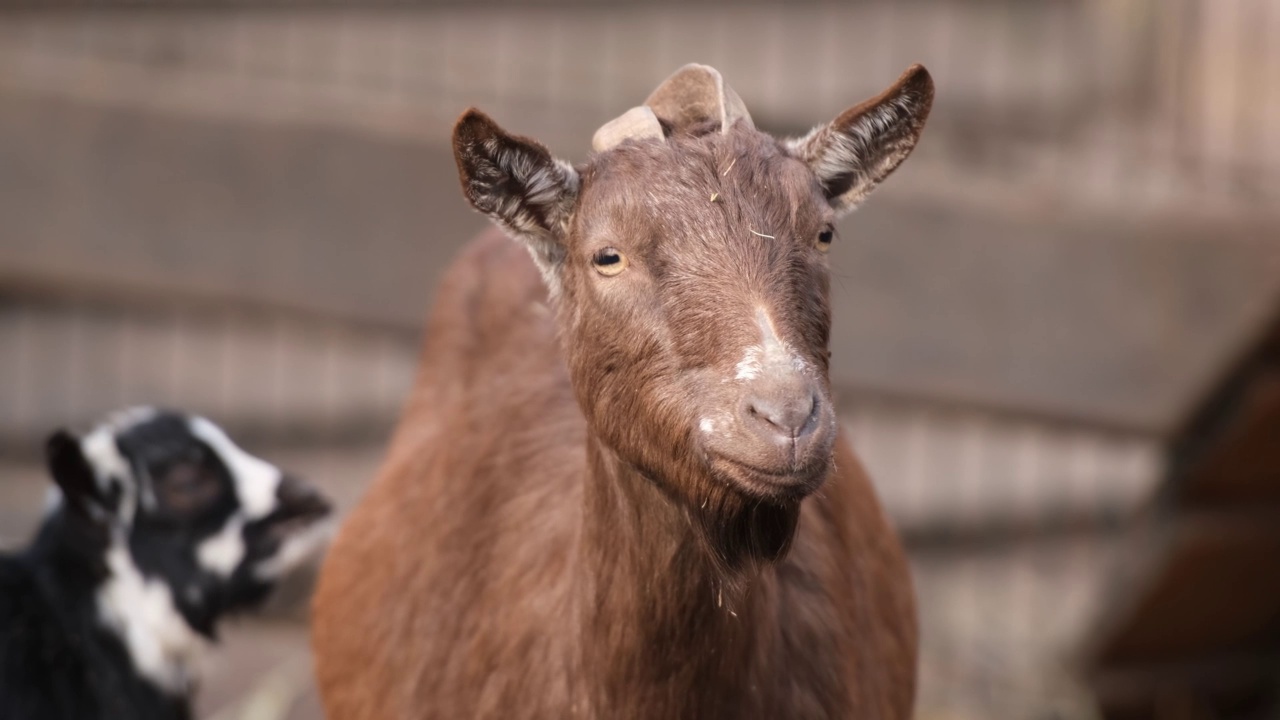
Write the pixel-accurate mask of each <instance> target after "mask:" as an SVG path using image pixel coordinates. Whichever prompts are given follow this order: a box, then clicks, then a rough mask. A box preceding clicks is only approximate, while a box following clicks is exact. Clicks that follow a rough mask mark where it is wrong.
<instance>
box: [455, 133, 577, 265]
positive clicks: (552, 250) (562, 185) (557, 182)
mask: <svg viewBox="0 0 1280 720" xmlns="http://www.w3.org/2000/svg"><path fill="white" fill-rule="evenodd" d="M453 156H454V160H456V161H457V163H458V177H459V179H460V180H461V182H462V193H463V194H464V195H466V197H467V201H468V202H470V203H471V205H472V207H474V208H475V209H477V210H479V211H480V212H482V213H484V214H485V215H488V216H489V217H490V218H492V219H493V220H494V221H496V222H497V223H498V224H499V225H501V226H502V227H503V228H504V229H506V231H507V232H508V233H510V234H511V235H512V236H513V237H515V238H516V239H518V240H521V241H523V242H525V243H526V244H527V245H528V246H529V249H530V250H531V251H533V256H534V260H536V261H538V265H539V266H540V267H541V268H542V269H543V272H544V273H545V272H547V271H549V270H550V269H552V268H553V267H555V266H556V265H557V264H558V263H559V261H560V260H561V259H562V258H563V257H564V248H563V245H562V244H561V242H560V241H561V240H562V239H563V238H564V234H565V232H566V231H567V229H568V223H569V216H570V213H571V212H572V209H573V203H574V201H575V200H576V199H577V196H578V173H577V171H576V170H574V169H573V166H572V165H570V164H569V163H567V162H564V161H563V160H558V159H556V158H554V157H552V156H551V153H550V152H548V151H547V149H546V148H545V147H543V146H542V145H541V144H540V143H538V142H536V141H534V140H530V139H529V138H525V137H520V136H518V135H511V134H509V133H507V132H506V131H504V130H503V129H502V128H500V127H498V124H497V123H495V122H494V121H493V120H492V119H490V118H489V116H487V115H485V114H484V113H482V112H480V111H479V110H476V109H474V108H473V109H471V110H468V111H467V112H466V113H464V114H463V115H462V117H461V118H459V119H458V122H457V124H456V125H454V127H453Z"/></svg>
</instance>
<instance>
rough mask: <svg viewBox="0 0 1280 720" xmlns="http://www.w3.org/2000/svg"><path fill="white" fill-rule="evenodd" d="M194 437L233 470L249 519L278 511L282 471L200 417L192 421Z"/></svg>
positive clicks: (233, 478)
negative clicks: (252, 453)
mask: <svg viewBox="0 0 1280 720" xmlns="http://www.w3.org/2000/svg"><path fill="white" fill-rule="evenodd" d="M188 424H189V426H190V428H191V434H192V435H195V436H196V437H198V438H200V439H201V440H203V441H204V442H205V444H206V445H208V446H209V447H210V448H212V449H213V451H214V452H216V453H218V456H219V457H221V458H222V462H224V463H226V465H227V469H228V470H230V471H231V478H232V481H233V482H234V483H235V487H236V496H237V497H238V498H239V499H240V507H241V509H242V511H243V512H244V515H245V518H246V519H247V520H257V519H258V518H262V517H266V516H267V515H269V514H270V513H271V511H272V510H275V509H276V505H277V503H278V500H277V499H276V490H277V489H278V488H279V487H280V475H281V474H280V468H277V467H276V466H275V465H272V464H271V463H269V462H266V461H265V460H261V459H259V458H256V457H254V456H252V455H250V454H249V453H247V452H245V451H243V450H241V449H240V448H239V446H237V445H236V444H235V443H233V442H231V438H229V437H227V434H226V433H224V432H223V431H222V428H220V427H218V426H217V425H214V424H213V423H211V422H209V421H208V420H205V419H204V418H201V417H193V418H191V419H190V421H189V423H188Z"/></svg>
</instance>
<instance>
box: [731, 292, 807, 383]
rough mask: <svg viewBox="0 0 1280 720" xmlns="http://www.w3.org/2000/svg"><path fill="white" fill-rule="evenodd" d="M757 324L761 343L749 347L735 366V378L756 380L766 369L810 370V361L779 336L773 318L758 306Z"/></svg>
mask: <svg viewBox="0 0 1280 720" xmlns="http://www.w3.org/2000/svg"><path fill="white" fill-rule="evenodd" d="M756 325H757V326H758V327H759V328H760V344H759V345H752V346H750V347H748V348H747V349H746V350H745V351H744V352H743V354H742V359H741V360H739V361H738V364H737V365H736V366H735V368H734V369H735V370H736V373H735V374H734V379H735V380H755V379H756V378H758V377H760V375H761V374H762V373H764V372H765V371H766V370H783V369H785V370H786V371H789V372H800V373H803V372H808V371H810V370H811V368H810V366H809V362H808V361H807V360H805V359H804V358H803V357H801V356H800V354H799V353H797V352H796V351H795V348H793V347H791V346H790V345H788V344H787V343H786V342H785V341H784V340H782V338H780V337H778V331H777V330H776V329H775V328H774V325H773V319H772V318H770V317H769V313H768V311H767V310H765V309H764V308H762V307H761V308H756Z"/></svg>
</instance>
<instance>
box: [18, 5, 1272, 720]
mask: <svg viewBox="0 0 1280 720" xmlns="http://www.w3.org/2000/svg"><path fill="white" fill-rule="evenodd" d="M693 61H696V62H703V63H708V64H711V65H714V66H716V67H717V68H719V69H720V70H721V71H722V72H723V73H724V75H725V76H726V79H727V80H728V82H730V83H731V84H732V85H733V86H734V87H735V89H736V90H737V91H738V93H739V94H740V95H741V96H742V97H743V98H744V100H745V101H746V103H747V105H748V107H749V108H750V109H751V112H752V114H753V116H754V117H755V119H756V122H757V124H758V125H760V126H761V127H762V128H763V129H767V130H769V131H772V132H775V133H778V134H799V133H802V132H804V131H805V130H807V129H808V128H809V127H810V126H812V125H814V124H816V123H819V122H822V121H826V120H828V119H831V118H833V117H834V116H835V115H836V114H837V113H839V112H840V111H841V110H843V109H844V108H846V107H848V106H851V105H853V104H855V103H857V102H859V101H861V100H862V99H864V98H866V97H868V96H871V95H873V94H875V93H877V92H879V91H880V90H881V89H883V88H884V87H886V86H887V85H888V84H890V83H891V82H892V81H893V80H894V79H895V78H896V77H897V76H898V74H899V73H900V72H901V71H902V70H903V69H905V68H906V67H907V66H908V65H910V64H911V63H913V62H922V63H924V64H926V65H927V66H928V67H929V69H930V70H931V71H932V73H933V74H934V76H935V79H936V81H937V84H938V96H937V101H936V103H935V106H934V113H933V116H932V118H931V119H930V122H929V127H928V129H927V131H926V133H925V138H924V140H923V142H922V143H921V145H920V147H919V149H918V150H917V151H916V153H915V155H914V156H913V157H912V158H911V160H910V161H909V162H907V163H906V164H905V165H904V166H903V168H902V169H900V170H899V171H898V172H897V174H896V175H895V176H894V177H893V178H892V179H891V180H889V181H888V182H887V183H886V184H885V185H884V186H883V187H882V188H881V189H880V190H879V191H878V192H877V193H876V195H875V196H874V198H873V199H872V200H871V201H870V202H869V203H868V204H867V205H866V206H865V207H864V208H863V209H862V210H860V211H859V212H858V213H856V214H854V215H853V216H851V217H849V218H848V219H847V220H845V221H843V223H842V227H841V233H842V235H841V241H840V243H839V244H838V246H837V247H836V248H835V249H834V250H833V252H832V261H831V262H832V267H833V271H834V274H835V278H836V280H835V283H834V286H833V293H834V307H835V328H834V340H833V352H834V355H833V382H834V383H835V385H836V388H837V391H838V393H839V399H840V405H841V410H842V412H843V415H844V420H845V422H846V423H847V426H848V428H849V429H850V431H851V433H852V436H853V439H854V443H855V446H856V447H857V448H858V450H859V451H860V453H861V454H862V456H863V458H864V460H865V462H866V463H867V465H868V466H869V467H870V469H871V471H872V474H873V477H874V479H875V480H876V482H877V484H878V486H879V491H880V493H881V497H882V498H883V500H884V502H885V504H886V505H887V507H888V509H889V511H890V513H891V514H892V516H893V517H894V519H895V521H896V523H897V525H898V527H899V528H900V529H901V531H902V533H903V535H904V536H905V539H906V542H907V544H908V548H909V550H910V552H911V554H912V558H913V563H914V570H915V572H916V583H917V589H918V591H919V595H920V606H921V616H922V624H923V658H922V668H921V671H922V675H921V687H920V694H919V703H918V708H919V713H918V715H919V717H920V718H922V719H923V718H929V719H941V718H948V719H961V718H964V719H969V718H972V719H979V718H982V719H986V718H1036V719H1040V718H1044V719H1046V720H1047V719H1050V718H1062V719H1064V720H1065V719H1068V718H1101V717H1107V718H1148V717H1150V718H1188V719H1190V718H1226V717H1233V718H1234V717H1241V718H1243V717H1258V718H1261V717H1275V716H1277V713H1280V709H1278V706H1277V705H1276V702H1277V700H1276V698H1277V689H1280V1H1278V0H1016V1H1015V0H897V1H893V2H891V1H890V0H858V1H852V0H850V1H848V2H842V3H838V4H831V3H822V2H808V1H804V0H802V1H800V2H791V3H787V4H786V5H783V4H780V3H779V4H769V3H741V2H734V3H730V2H727V1H716V0H686V1H684V2H679V3H677V2H639V1H629V0H621V1H617V2H608V3H606V2H590V1H589V0H506V1H503V2H479V1H477V2H460V1H450V0H403V1H401V2H385V3H382V2H376V1H373V0H366V1H363V2H361V1H360V0H327V1H325V2H320V1H319V0H316V1H312V0H288V1H281V2H271V3H267V2H249V1H247V0H245V1H242V2H237V1H236V0H219V1H217V2H215V1H213V0H208V1H203V2H202V1H199V0H172V1H170V2H167V3H163V4H160V5H156V6H153V5H150V4H145V3H142V2H125V1H119V2H113V1H112V0H98V1H97V2H70V1H67V0H40V1H38V2H37V1H36V0H32V2H29V3H16V4H15V3H13V2H12V1H10V2H7V3H5V4H3V5H2V6H0V542H2V543H3V544H4V545H6V546H12V545H15V544H18V543H21V542H23V541H25V539H26V538H27V536H28V534H29V533H30V531H31V529H32V528H33V527H34V525H35V523H36V522H38V518H39V511H40V508H41V498H42V497H43V493H44V480H43V473H42V472H41V470H40V468H39V466H38V464H37V463H36V458H37V457H38V453H37V449H38V448H39V446H40V442H41V440H42V438H43V437H44V435H45V434H46V433H48V432H49V431H50V430H51V429H52V428H54V427H56V426H59V425H71V426H73V427H83V426H84V425H85V424H87V423H90V422H92V421H93V420H94V419H95V418H96V417H97V416H99V415H100V414H102V413H103V412H105V411H107V410H109V409H112V408H115V407H118V406H121V405H126V404H131V403H139V402H145V403H159V404H166V405H172V406H178V407H182V408H187V409H191V410H195V411H199V412H203V413H205V414H207V415H209V416H210V417H211V418H213V419H214V420H216V421H218V422H220V423H222V424H224V425H225V426H226V427H227V428H228V429H229V431H230V432H231V433H232V435H233V436H234V437H237V438H238V439H239V440H241V441H242V444H244V445H245V446H246V447H247V448H249V449H250V450H252V451H255V452H257V453H259V454H261V455H263V456H265V457H268V458H270V459H272V460H275V461H278V462H280V463H281V464H284V465H286V466H289V467H291V468H293V469H296V470H297V471H299V472H301V473H304V474H307V475H309V476H311V477H312V478H314V479H316V480H317V481H318V482H319V483H320V484H322V485H323V486H324V487H325V488H326V489H327V490H328V491H329V492H330V493H331V494H332V495H333V496H334V497H336V498H337V499H338V500H339V501H340V503H341V504H343V505H344V506H349V505H350V503H352V502H353V501H354V500H355V498H357V497H358V496H359V493H360V492H361V490H362V488H363V487H364V484H365V483H366V482H367V481H368V480H369V479H370V478H371V477H372V475H373V473H374V472H375V471H376V468H377V464H378V462H379V460H380V456H381V452H382V448H383V442H384V440H385V438H386V437H387V434H388V432H389V430H390V428H391V427H392V425H393V423H394V421H395V419H396V414H397V412H398V409H399V404H400V402H401V400H402V398H403V397H404V396H405V393H406V391H407V389H408V386H409V383H410V380H411V377H412V373H413V371H414V367H415V363H416V354H417V350H418V347H419V344H420V342H421V340H422V337H421V325H422V322H421V321H422V319H423V317H424V315H425V312H426V308H427V305H428V302H429V300H430V298H431V295H432V292H433V289H434V286H435V283H436V281H437V279H438V278H439V277H440V275H441V273H442V271H443V269H444V267H445V265H446V263H447V262H448V261H449V259H450V257H451V256H452V255H453V253H454V252H455V251H456V250H457V249H458V247H459V246H460V245H461V244H462V243H463V242H464V241H466V240H467V239H468V238H469V237H470V236H471V235H472V234H473V233H475V232H476V231H477V230H479V229H480V228H481V227H482V226H483V221H482V219H481V218H480V217H479V216H478V215H475V214H473V213H472V212H470V211H469V210H468V208H467V207H466V205H465V203H464V201H463V199H462V197H461V194H460V193H459V191H458V188H457V180H456V173H455V170H454V165H453V160H452V156H451V154H450V150H449V146H448V138H449V130H450V127H451V123H452V121H453V120H454V118H456V117H457V116H458V114H460V113H461V111H462V110H463V109H465V108H466V107H468V106H471V105H474V106H478V107H480V108H482V109H484V110H485V111H487V112H489V113H490V114H491V115H493V116H494V117H495V118H496V119H498V121H499V122H501V123H502V124H503V125H504V126H506V127H507V128H509V129H512V130H515V131H518V132H521V133H524V134H528V135H531V136H533V137H536V138H538V139H540V140H542V141H543V142H545V143H546V144H547V145H548V146H549V147H550V148H551V149H552V151H553V152H555V153H556V154H558V155H560V156H562V157H566V158H570V159H574V160H582V159H584V158H585V157H586V153H587V150H588V147H589V139H590V136H591V133H592V132H593V131H594V129H595V128H596V127H598V126H599V125H601V124H602V123H604V122H605V121H607V120H609V119H610V118H613V117H615V116H616V115H618V114H620V113H621V112H622V111H624V110H626V109H627V108H629V107H631V106H633V105H635V104H638V103H639V102H641V101H642V100H643V98H644V97H645V96H646V95H647V93H648V92H649V90H650V89H652V88H653V87H654V86H655V85H656V84H657V83H659V82H660V81H661V80H662V79H663V78H665V77H666V76H667V75H668V74H669V73H671V72H672V71H673V70H675V69H676V68H677V67H679V66H680V65H682V64H684V63H687V62H693ZM305 593H306V584H305V582H302V583H301V585H300V586H299V587H298V588H294V589H293V591H292V592H286V593H285V595H284V598H283V599H282V600H281V601H280V603H279V604H278V607H277V611H276V612H275V613H274V614H272V615H270V616H268V617H266V618H259V619H255V620H246V621H243V622H240V623H236V624H234V625H232V626H231V627H229V628H228V631H227V633H226V639H225V642H224V644H223V650H222V652H221V653H219V654H217V655H216V656H214V657H213V658H212V659H211V661H210V668H209V669H210V673H209V675H208V679H207V681H206V683H205V687H204V690H203V692H202V694H201V695H200V702H199V706H200V709H201V717H204V718H214V719H216V720H241V719H243V720H274V719H277V718H291V719H292V720H303V719H304V718H318V717H320V711H319V706H318V704H317V702H316V699H315V697H314V692H313V690H312V689H311V687H310V680H309V675H308V673H309V669H310V667H309V657H308V655H307V648H306V634H305V626H304V624H303V621H302V619H301V616H302V609H303V608H304V605H305V603H304V602H303V600H304V599H305Z"/></svg>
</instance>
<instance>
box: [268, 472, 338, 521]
mask: <svg viewBox="0 0 1280 720" xmlns="http://www.w3.org/2000/svg"><path fill="white" fill-rule="evenodd" d="M276 508H277V513H278V514H279V515H280V516H281V517H284V518H290V519H300V520H318V519H320V518H323V517H325V516H326V515H328V514H329V513H330V512H331V511H332V510H333V506H332V505H331V504H330V503H329V501H328V500H327V499H326V498H325V497H324V496H323V495H321V494H320V492H319V491H318V490H316V489H315V488H314V487H313V486H312V485H311V484H310V483H308V482H306V481H305V480H301V479H299V478H297V477H294V476H293V475H287V474H286V475H285V476H284V477H282V478H280V485H279V487H277V488H276Z"/></svg>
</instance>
